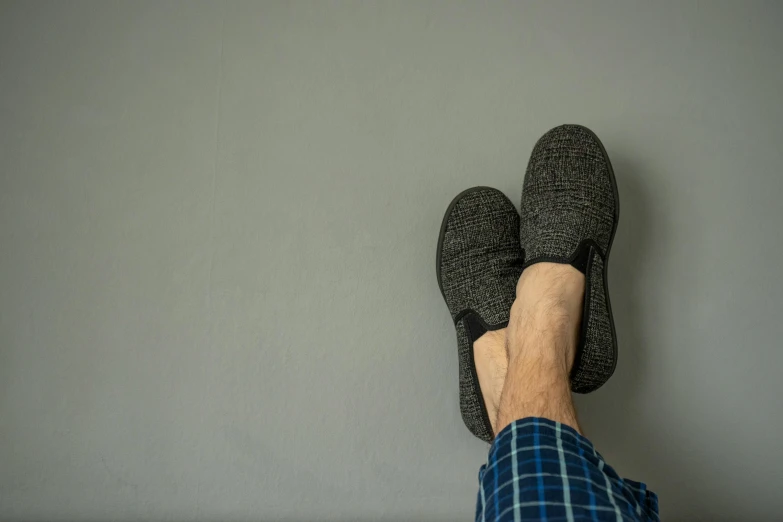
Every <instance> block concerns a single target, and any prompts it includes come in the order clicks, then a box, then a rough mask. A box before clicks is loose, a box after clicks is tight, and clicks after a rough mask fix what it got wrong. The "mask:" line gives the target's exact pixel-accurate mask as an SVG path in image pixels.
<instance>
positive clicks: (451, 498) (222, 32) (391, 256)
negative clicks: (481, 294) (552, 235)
mask: <svg viewBox="0 0 783 522" xmlns="http://www.w3.org/2000/svg"><path fill="white" fill-rule="evenodd" d="M781 24H783V7H782V6H781V4H780V3H776V2H753V1H752V2H702V3H695V2H655V3H651V2H647V3H636V2H626V1H621V0H618V1H611V2H609V1H601V2H598V1H596V2H559V1H555V2H550V1H540V2H539V1H536V2H490V3H485V2H476V3H469V2H429V1H424V2H414V1H400V2H393V1H389V2H363V1H356V2H257V3H233V2H229V3H222V2H203V3H196V2H181V3H177V2H121V3H116V2H94V3H84V2H53V3H38V2H10V3H9V2H4V3H2V4H0V519H3V520H21V519H24V520H49V521H57V520H164V519H176V520H218V519H220V520H268V521H275V520H291V521H293V520H325V521H327V520H328V521H332V520H334V521H338V520H339V521H346V520H389V521H392V520H394V521H397V520H422V521H430V520H444V521H446V520H449V521H451V520H469V519H471V517H472V516H473V508H474V503H475V498H476V497H475V494H476V476H477V472H478V468H479V466H480V465H481V464H482V461H483V460H484V458H485V455H486V446H485V445H484V444H482V443H481V442H480V441H478V440H476V439H474V438H472V436H471V435H470V434H469V433H468V431H467V430H466V429H465V428H464V427H463V425H462V423H461V419H460V416H459V411H458V406H457V358H456V342H455V334H454V331H453V327H452V325H451V324H450V320H449V314H448V312H447V310H446V307H445V306H444V304H443V303H442V301H441V296H440V294H439V291H438V286H437V284H436V281H435V266H434V260H435V243H436V240H437V236H438V229H439V225H440V221H441V217H442V213H443V212H444V210H445V208H446V206H447V204H448V203H449V201H450V200H451V198H452V197H453V196H454V195H455V194H457V193H458V192H459V191H461V190H463V189H465V188H467V187H470V186H473V185H490V186H494V187H497V188H499V189H501V190H503V191H504V192H505V193H506V194H507V195H508V196H509V197H510V198H512V200H513V201H515V202H518V201H519V194H520V190H521V185H522V177H523V173H524V169H525V166H526V164H527V159H528V155H529V154H530V150H531V148H532V146H533V144H534V142H535V141H536V139H537V138H538V137H539V136H540V135H541V134H542V133H543V132H545V131H546V130H548V129H549V128H551V127H553V126H555V125H558V124H561V123H566V122H573V123H581V124H584V125H587V126H590V127H591V128H592V129H593V130H595V131H596V132H597V134H598V135H599V136H600V137H601V138H602V140H603V141H604V144H605V145H606V147H607V150H608V152H609V154H610V156H611V158H612V161H613V163H614V167H615V172H616V175H617V181H618V184H619V190H620V197H621V204H622V212H621V221H620V226H619V230H618V233H617V237H616V239H615V243H614V249H613V254H612V259H611V266H610V271H609V277H610V291H611V295H612V300H613V305H614V309H615V319H616V321H617V328H618V337H619V346H620V359H619V365H618V368H617V373H616V374H615V377H614V378H613V379H612V380H611V381H610V382H609V383H608V384H607V385H606V386H605V387H604V388H602V389H601V390H599V391H598V392H597V393H595V394H592V395H590V396H586V397H580V398H578V407H579V410H580V418H581V421H582V422H583V424H584V427H585V429H586V432H587V434H588V435H589V437H590V438H591V439H592V440H593V442H594V443H595V444H596V446H597V447H598V449H599V450H600V451H601V452H602V453H603V454H604V456H605V457H606V458H607V460H608V461H609V462H610V463H612V464H613V465H614V466H615V467H616V468H617V469H618V470H619V471H620V472H621V473H622V474H624V475H626V476H628V477H631V478H634V479H637V480H644V481H646V482H648V484H649V485H650V487H651V488H653V489H654V490H657V492H658V493H659V495H660V500H661V508H662V514H663V516H664V519H666V520H710V521H720V520H772V519H775V518H777V517H778V516H779V514H780V512H781V509H783V496H781V494H780V491H781V488H783V471H781V469H783V468H781V462H782V461H783V444H781V435H780V434H781V429H783V413H782V412H781V406H780V397H781V396H783V379H781V377H780V375H781V371H783V349H782V345H783V343H782V342H781V339H782V338H783V320H781V311H780V309H781V306H780V303H781V301H782V300H783V275H781V268H780V260H781V258H782V257H783V243H782V237H781V224H782V223H783V204H781V197H782V196H783V172H782V171H781V169H782V168H783V103H781V93H783V63H782V62H783V58H781V57H782V56H783V32H781V31H780V27H781Z"/></svg>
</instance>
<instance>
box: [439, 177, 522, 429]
mask: <svg viewBox="0 0 783 522" xmlns="http://www.w3.org/2000/svg"><path fill="white" fill-rule="evenodd" d="M523 264H524V259H523V258H522V251H521V250H520V247H519V214H517V211H516V209H515V208H514V204H513V203H511V201H509V200H508V198H507V197H506V196H505V195H503V193H502V192H500V191H498V190H495V189H493V188H489V187H475V188H472V189H468V190H466V191H464V192H462V193H461V194H459V195H458V196H457V197H456V198H454V201H452V202H451V204H450V205H449V208H448V209H447V210H446V215H445V217H444V218H443V224H442V225H441V228H440V237H439V238H438V257H437V263H436V269H437V275H438V285H439V286H440V291H441V293H442V294H443V298H444V299H445V300H446V305H447V306H448V307H449V311H450V312H451V317H452V319H454V324H455V326H456V328H457V354H458V356H459V403H460V411H461V413H462V420H463V421H465V425H466V426H467V427H468V429H469V430H470V431H471V432H472V433H473V434H474V435H475V436H476V437H478V438H480V439H482V440H485V441H487V442H492V438H493V437H494V434H493V433H492V426H491V424H490V421H489V416H488V415H487V409H486V406H485V404H484V399H483V397H482V394H481V388H480V386H479V381H478V377H477V376H476V366H475V364H474V360H473V343H474V341H476V339H478V338H479V337H481V336H482V335H483V334H484V333H485V332H487V331H491V330H498V329H500V328H505V327H506V325H508V317H509V313H510V310H511V305H512V304H513V303H514V296H515V293H516V284H517V280H519V276H520V275H521V274H522V265H523Z"/></svg>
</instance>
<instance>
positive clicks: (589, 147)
mask: <svg viewBox="0 0 783 522" xmlns="http://www.w3.org/2000/svg"><path fill="white" fill-rule="evenodd" d="M619 213H620V206H619V199H618V196H617V185H616V184H615V180H614V173H613V171H612V165H611V164H610V163H609V156H607V154H606V150H605V149H604V146H603V145H602V144H601V142H600V141H599V139H598V137H597V136H596V135H595V134H594V133H593V131H591V130H590V129H587V128H585V127H582V126H580V125H562V126H560V127H555V128H554V129H552V130H550V131H549V132H547V133H546V134H544V136H543V137H542V138H541V139H540V140H538V143H536V146H535V147H534V148H533V153H532V155H531V157H530V163H529V164H528V167H527V172H526V174H525V185H524V188H523V189H522V215H521V220H520V224H521V226H520V243H521V245H522V249H523V250H524V252H525V253H524V255H525V259H526V262H525V266H529V265H532V264H534V263H540V262H542V261H548V262H555V263H565V264H570V265H572V266H574V267H575V268H576V269H577V270H579V271H580V272H582V273H583V274H584V275H585V302H584V311H583V313H582V330H581V332H580V336H579V344H578V346H577V352H576V359H575V361H574V367H573V369H572V371H571V389H572V390H573V391H575V392H578V393H589V392H591V391H594V390H596V389H598V388H599V387H600V386H601V385H603V384H604V383H605V382H606V381H607V380H609V377H611V376H612V373H614V369H615V366H616V364H617V337H616V335H615V329H614V319H613V318H612V307H611V305H610V303H609V291H608V288H607V281H606V268H607V261H608V257H609V250H610V249H611V247H612V240H613V239H614V233H615V230H616V229H617V221H618V218H619Z"/></svg>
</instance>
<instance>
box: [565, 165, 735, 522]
mask: <svg viewBox="0 0 783 522" xmlns="http://www.w3.org/2000/svg"><path fill="white" fill-rule="evenodd" d="M611 157H612V165H613V167H614V170H615V172H616V173H617V184H618V190H619V192H620V203H621V206H620V225H619V228H618V232H617V237H616V238H615V242H614V244H613V247H612V256H611V261H610V264H611V268H610V270H609V281H610V283H609V288H610V292H611V299H612V311H613V314H614V317H615V323H616V327H617V336H618V345H619V348H618V349H619V357H618V366H617V370H616V372H615V374H614V375H613V377H612V379H611V380H610V381H609V382H608V383H607V384H606V385H605V386H604V387H603V388H602V389H600V390H599V391H598V392H596V393H595V394H594V395H592V396H589V397H577V405H578V411H579V418H580V421H582V422H583V425H584V426H585V428H586V431H587V435H588V437H590V438H591V439H594V440H595V441H596V443H597V444H598V445H599V448H598V449H599V450H601V451H602V453H603V454H604V456H605V457H606V458H607V460H608V461H609V463H610V464H613V465H615V466H616V467H617V468H618V471H619V472H620V473H621V475H623V474H625V475H627V476H628V478H630V479H633V480H639V481H643V482H646V483H647V484H648V485H649V486H650V488H651V489H652V490H653V491H655V492H656V493H658V495H659V502H660V509H661V518H662V519H664V520H666V519H667V518H669V517H667V513H677V517H678V519H687V520H710V521H717V522H720V521H723V520H726V521H735V520H742V519H743V515H742V513H743V508H742V505H741V501H738V499H736V498H732V497H731V495H728V494H726V492H725V491H724V490H725V484H723V483H720V482H719V481H718V480H717V478H716V476H715V474H714V470H715V467H716V466H715V462H713V461H711V460H708V459H706V458H704V457H703V456H701V452H698V451H693V450H694V448H692V447H688V444H689V442H688V441H682V440H679V439H674V438H673V433H672V432H673V431H674V430H669V429H667V427H666V426H661V425H657V424H656V423H655V422H654V421H653V420H651V419H650V416H649V412H647V411H646V410H644V409H642V408H641V407H640V406H639V405H640V394H641V391H642V390H641V386H643V385H644V383H645V382H651V381H652V380H653V379H655V378H656V376H655V375H654V372H655V368H654V366H655V364H654V360H655V346H651V345H650V339H651V338H655V337H656V336H655V335H651V332H648V331H647V329H650V328H655V324H656V322H657V321H656V320H655V318H654V317H653V318H650V317H647V318H644V317H643V315H642V314H643V313H646V312H647V311H648V309H646V308H645V307H644V303H645V299H647V298H648V297H649V296H646V295H644V292H645V289H644V288H643V285H641V284H640V282H641V279H640V278H643V277H644V275H645V274H647V273H650V269H651V267H652V264H654V263H659V262H667V260H666V259H665V258H664V257H662V256H665V254H662V253H660V252H655V251H653V249H652V248H651V244H653V243H657V244H665V237H666V235H667V233H669V231H671V230H673V228H672V227H674V226H676V224H675V223H673V222H671V221H668V219H669V217H668V215H667V214H666V213H665V212H663V211H655V209H654V208H653V206H651V202H650V199H649V197H648V194H650V193H652V192H658V193H660V192H659V191H653V190H651V188H652V187H650V186H649V183H651V180H653V179H655V177H654V176H650V175H649V173H648V172H646V171H645V168H644V166H642V165H638V164H635V163H634V162H633V161H632V160H630V159H629V158H627V157H623V156H620V155H618V154H616V153H615V154H612V155H611ZM663 208H665V207H663ZM656 237H660V238H663V239H664V241H656ZM647 288H649V285H647ZM658 337H659V336H658ZM661 407H665V403H663V402H662V403H661ZM659 415H660V416H659V418H660V417H664V418H665V416H666V414H665V412H664V413H661V414H659ZM690 444H692V442H690ZM681 517H684V518H681Z"/></svg>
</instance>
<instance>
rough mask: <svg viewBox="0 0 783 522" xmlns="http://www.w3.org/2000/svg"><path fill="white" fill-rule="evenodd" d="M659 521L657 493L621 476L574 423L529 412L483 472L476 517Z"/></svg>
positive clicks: (509, 430)
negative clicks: (564, 422) (571, 424)
mask: <svg viewBox="0 0 783 522" xmlns="http://www.w3.org/2000/svg"><path fill="white" fill-rule="evenodd" d="M526 520H530V521H533V520H535V521H545V522H554V521H558V522H559V521H568V522H578V521H588V520H589V521H593V522H599V521H604V520H611V521H628V520H632V521H655V522H658V521H659V520H660V518H659V516H658V496H657V495H656V494H655V493H653V492H652V491H649V490H648V489H647V486H645V485H644V484H642V483H639V482H634V481H632V480H626V479H623V478H620V477H619V476H618V475H617V473H616V472H615V471H614V469H612V467H611V466H609V465H607V464H606V462H604V459H603V457H601V455H600V454H599V453H598V452H597V451H596V450H595V448H594V447H593V444H592V443H591V442H590V441H589V440H587V439H586V438H584V437H583V436H581V435H579V433H577V432H576V430H574V429H573V428H571V427H569V426H565V425H563V424H560V423H559V422H554V421H551V420H548V419H542V418H536V417H528V418H525V419H520V420H518V421H514V422H513V423H511V424H509V425H508V426H507V427H506V428H505V429H503V431H501V432H500V434H498V436H497V437H496V438H495V441H494V442H493V444H492V448H490V452H489V458H488V460H487V464H486V465H484V466H482V467H481V470H480V471H479V494H478V502H477V506H476V521H477V522H485V521H513V522H522V521H526Z"/></svg>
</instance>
